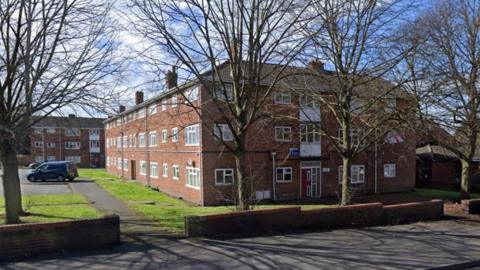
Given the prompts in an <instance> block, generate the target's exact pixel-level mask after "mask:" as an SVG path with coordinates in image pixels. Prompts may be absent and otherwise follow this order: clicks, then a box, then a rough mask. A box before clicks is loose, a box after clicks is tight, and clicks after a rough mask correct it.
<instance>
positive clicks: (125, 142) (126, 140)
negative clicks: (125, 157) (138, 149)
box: [122, 135, 128, 148]
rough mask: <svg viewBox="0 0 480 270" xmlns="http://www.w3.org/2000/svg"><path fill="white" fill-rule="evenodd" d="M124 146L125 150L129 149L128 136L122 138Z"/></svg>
mask: <svg viewBox="0 0 480 270" xmlns="http://www.w3.org/2000/svg"><path fill="white" fill-rule="evenodd" d="M122 146H123V147H124V148H126V147H128V136H127V135H124V136H122Z"/></svg>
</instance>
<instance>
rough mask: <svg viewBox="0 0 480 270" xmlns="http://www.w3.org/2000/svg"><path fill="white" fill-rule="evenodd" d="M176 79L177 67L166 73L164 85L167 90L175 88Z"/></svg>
mask: <svg viewBox="0 0 480 270" xmlns="http://www.w3.org/2000/svg"><path fill="white" fill-rule="evenodd" d="M177 79H178V75H177V67H176V66H173V67H172V70H169V71H167V75H166V76H165V84H166V86H167V89H172V88H174V87H177Z"/></svg>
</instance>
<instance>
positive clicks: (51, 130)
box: [47, 128, 56, 134]
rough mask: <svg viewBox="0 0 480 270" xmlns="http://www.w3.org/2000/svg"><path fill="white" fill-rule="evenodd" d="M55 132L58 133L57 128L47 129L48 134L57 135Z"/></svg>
mask: <svg viewBox="0 0 480 270" xmlns="http://www.w3.org/2000/svg"><path fill="white" fill-rule="evenodd" d="M55 132H56V130H55V128H47V133H48V134H55Z"/></svg>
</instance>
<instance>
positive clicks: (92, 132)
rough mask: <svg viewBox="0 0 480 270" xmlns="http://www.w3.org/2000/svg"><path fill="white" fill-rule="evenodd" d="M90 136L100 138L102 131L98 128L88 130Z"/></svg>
mask: <svg viewBox="0 0 480 270" xmlns="http://www.w3.org/2000/svg"><path fill="white" fill-rule="evenodd" d="M88 135H90V136H99V135H100V129H98V128H91V129H89V130H88Z"/></svg>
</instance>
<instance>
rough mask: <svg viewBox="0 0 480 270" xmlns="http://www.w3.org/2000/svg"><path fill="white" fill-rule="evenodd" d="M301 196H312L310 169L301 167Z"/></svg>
mask: <svg viewBox="0 0 480 270" xmlns="http://www.w3.org/2000/svg"><path fill="white" fill-rule="evenodd" d="M302 196H303V197H307V198H310V197H312V170H311V169H310V168H306V169H303V168H302Z"/></svg>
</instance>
